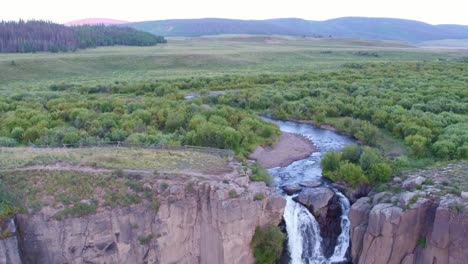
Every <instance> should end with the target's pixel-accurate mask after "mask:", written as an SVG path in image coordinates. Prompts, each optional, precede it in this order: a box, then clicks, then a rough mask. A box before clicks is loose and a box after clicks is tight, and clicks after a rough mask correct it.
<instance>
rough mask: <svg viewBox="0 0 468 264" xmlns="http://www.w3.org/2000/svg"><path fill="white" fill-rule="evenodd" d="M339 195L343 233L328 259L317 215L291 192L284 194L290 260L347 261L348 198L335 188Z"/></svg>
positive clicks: (300, 262) (324, 263) (310, 263)
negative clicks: (296, 199) (290, 194)
mask: <svg viewBox="0 0 468 264" xmlns="http://www.w3.org/2000/svg"><path fill="white" fill-rule="evenodd" d="M336 194H337V195H338V196H339V197H340V198H339V201H340V207H341V211H342V215H341V234H340V235H339V236H338V239H337V241H336V245H335V249H334V252H333V255H332V256H331V257H330V258H329V259H327V258H325V256H324V255H323V253H322V247H321V243H322V237H321V235H320V226H319V224H318V222H317V220H315V217H314V216H313V215H312V214H311V213H310V212H309V210H307V208H305V207H304V206H302V205H301V204H299V203H297V202H295V201H294V200H293V199H292V198H293V197H292V196H285V198H286V207H285V209H284V214H283V218H284V221H285V223H286V231H287V233H288V250H289V254H290V257H291V264H303V263H306V264H328V263H337V262H345V261H346V251H347V250H348V247H349V228H350V222H349V218H348V212H349V207H350V204H349V201H348V199H346V197H345V196H344V195H343V194H341V193H340V192H336Z"/></svg>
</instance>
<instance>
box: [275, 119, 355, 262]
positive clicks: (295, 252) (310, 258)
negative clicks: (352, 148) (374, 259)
mask: <svg viewBox="0 0 468 264" xmlns="http://www.w3.org/2000/svg"><path fill="white" fill-rule="evenodd" d="M266 120H269V121H272V122H275V123H277V124H278V125H279V126H280V129H281V130H282V131H286V132H292V133H298V134H301V135H303V136H305V137H306V138H309V139H310V140H311V141H312V142H314V144H315V145H317V146H318V147H319V149H320V152H319V153H314V154H312V155H311V156H309V157H308V158H306V159H303V160H299V161H296V162H294V163H292V164H290V165H289V166H287V167H278V168H273V169H271V170H270V173H271V174H272V175H274V176H275V182H276V184H277V185H278V186H282V185H284V184H287V183H298V182H301V181H306V180H317V179H321V178H322V169H321V168H320V159H321V158H322V154H323V153H325V152H327V151H329V150H332V149H335V150H339V149H341V148H342V147H344V146H345V145H347V144H349V143H351V142H352V140H351V139H350V138H349V137H347V136H343V135H340V134H337V133H335V132H332V131H328V130H323V129H320V128H317V127H314V126H311V125H306V124H299V123H294V122H287V121H277V120H271V119H266ZM334 191H335V193H336V195H338V196H339V203H340V207H341V211H342V215H341V222H340V225H341V234H340V235H339V236H338V238H337V242H336V245H335V248H334V251H333V254H332V256H331V257H330V258H328V259H327V258H325V256H324V255H323V251H322V248H321V242H322V237H321V235H320V226H319V224H318V222H317V220H316V219H315V217H314V216H313V215H312V214H311V213H310V212H309V211H308V210H307V208H305V207H304V206H302V205H301V204H299V203H297V202H295V201H294V200H293V199H292V198H293V197H292V196H287V195H285V196H284V197H285V199H286V207H285V210H284V214H283V218H284V220H285V223H286V231H287V233H288V250H289V254H290V258H291V262H290V263H291V264H303V263H304V264H331V263H339V262H345V261H346V260H347V259H346V257H345V256H346V252H347V250H348V247H349V229H350V222H349V218H348V213H349V207H350V204H349V201H348V199H347V198H346V197H345V196H344V195H343V194H341V193H340V192H338V191H336V190H334Z"/></svg>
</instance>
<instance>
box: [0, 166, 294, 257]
mask: <svg viewBox="0 0 468 264" xmlns="http://www.w3.org/2000/svg"><path fill="white" fill-rule="evenodd" d="M162 184H164V186H163V185H162ZM145 188H146V189H147V190H148V191H150V192H151V193H152V195H153V196H154V197H158V199H157V200H153V202H151V201H146V200H145V201H143V202H142V203H140V204H135V205H132V206H128V207H120V208H112V209H111V208H105V207H104V208H100V209H98V210H97V212H96V213H95V214H91V215H86V216H83V217H69V218H65V219H63V220H61V221H58V220H56V219H54V218H53V217H51V215H52V214H50V213H48V212H47V209H43V210H41V211H40V212H38V213H34V214H19V215H17V217H16V219H17V226H18V228H19V230H20V232H19V233H20V235H19V236H17V237H18V242H19V245H20V247H19V248H20V249H21V256H22V258H23V259H24V261H25V262H26V263H190V264H192V263H216V264H218V263H253V255H252V252H251V248H250V241H251V240H252V237H253V234H254V232H255V228H256V227H257V226H263V225H278V224H279V223H280V221H281V217H282V214H283V209H284V206H285V201H284V199H283V198H282V197H280V196H278V195H276V194H275V193H274V191H273V190H271V189H270V188H269V187H267V186H266V185H265V184H264V183H263V182H254V183H250V182H249V178H248V176H245V175H244V176H242V175H238V174H236V173H233V174H232V175H230V179H229V180H227V179H224V180H223V179H221V178H220V179H218V180H216V179H213V178H210V179H209V180H199V181H193V182H191V183H189V184H187V182H184V181H174V182H171V181H170V180H169V181H168V180H165V181H164V183H161V182H160V181H159V182H158V181H156V182H153V183H152V184H151V185H150V184H145ZM259 194H262V195H259ZM263 197H264V198H263ZM155 201H157V202H155ZM13 238H14V239H16V237H15V236H13V237H12V239H13ZM11 246H14V243H13V242H10V241H9V240H3V241H2V240H0V252H12V250H9V248H8V247H11ZM13 251H14V250H13ZM0 263H21V259H19V258H15V256H13V257H11V256H10V255H6V257H3V256H2V257H0Z"/></svg>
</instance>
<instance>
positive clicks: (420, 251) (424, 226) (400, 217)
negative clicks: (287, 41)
mask: <svg viewBox="0 0 468 264" xmlns="http://www.w3.org/2000/svg"><path fill="white" fill-rule="evenodd" d="M380 196H381V197H385V196H384V195H380ZM374 197H375V196H374ZM372 201H374V202H372ZM389 201H393V202H391V203H390V202H389ZM454 205H458V206H459V207H460V208H459V209H455V210H454V208H453V206H454ZM465 206H466V205H465V204H463V203H461V199H460V198H457V197H454V196H452V195H446V196H444V197H442V199H441V200H440V201H439V200H436V199H434V200H433V199H428V198H424V197H420V195H418V194H417V193H412V192H407V193H403V194H401V195H395V196H394V197H388V198H386V199H383V201H378V199H371V198H369V197H365V198H361V199H359V200H358V201H357V202H356V203H354V204H353V206H352V207H351V210H350V215H349V218H350V221H351V245H352V247H351V256H352V260H353V263H376V264H377V263H405V264H413V263H434V264H435V263H437V264H440V263H447V264H458V263H460V264H461V263H466V260H467V259H468V250H466V249H467V248H468V240H467V239H466V237H467V235H468V214H466V213H463V211H464V210H465V209H464V208H463V207H465ZM457 210H458V211H457Z"/></svg>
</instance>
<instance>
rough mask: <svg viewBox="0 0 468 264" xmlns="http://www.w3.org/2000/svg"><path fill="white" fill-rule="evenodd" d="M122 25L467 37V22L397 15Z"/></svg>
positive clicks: (161, 29) (159, 31) (167, 30)
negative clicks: (436, 21) (435, 21)
mask: <svg viewBox="0 0 468 264" xmlns="http://www.w3.org/2000/svg"><path fill="white" fill-rule="evenodd" d="M125 25H126V26H130V27H133V28H136V29H138V30H143V31H147V32H150V33H153V34H156V35H162V36H168V37H170V36H177V37H200V36H206V35H220V34H253V35H291V36H305V37H345V38H361V39H378V40H397V41H403V42H408V43H417V42H422V41H431V40H441V39H468V25H454V24H442V25H432V24H428V23H425V22H421V21H416V20H408V19H397V18H371V17H340V18H334V19H329V20H324V21H313V20H305V19H301V18H275V19H266V20H240V19H224V18H199V19H168V20H154V21H142V22H132V23H128V24H125Z"/></svg>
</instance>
